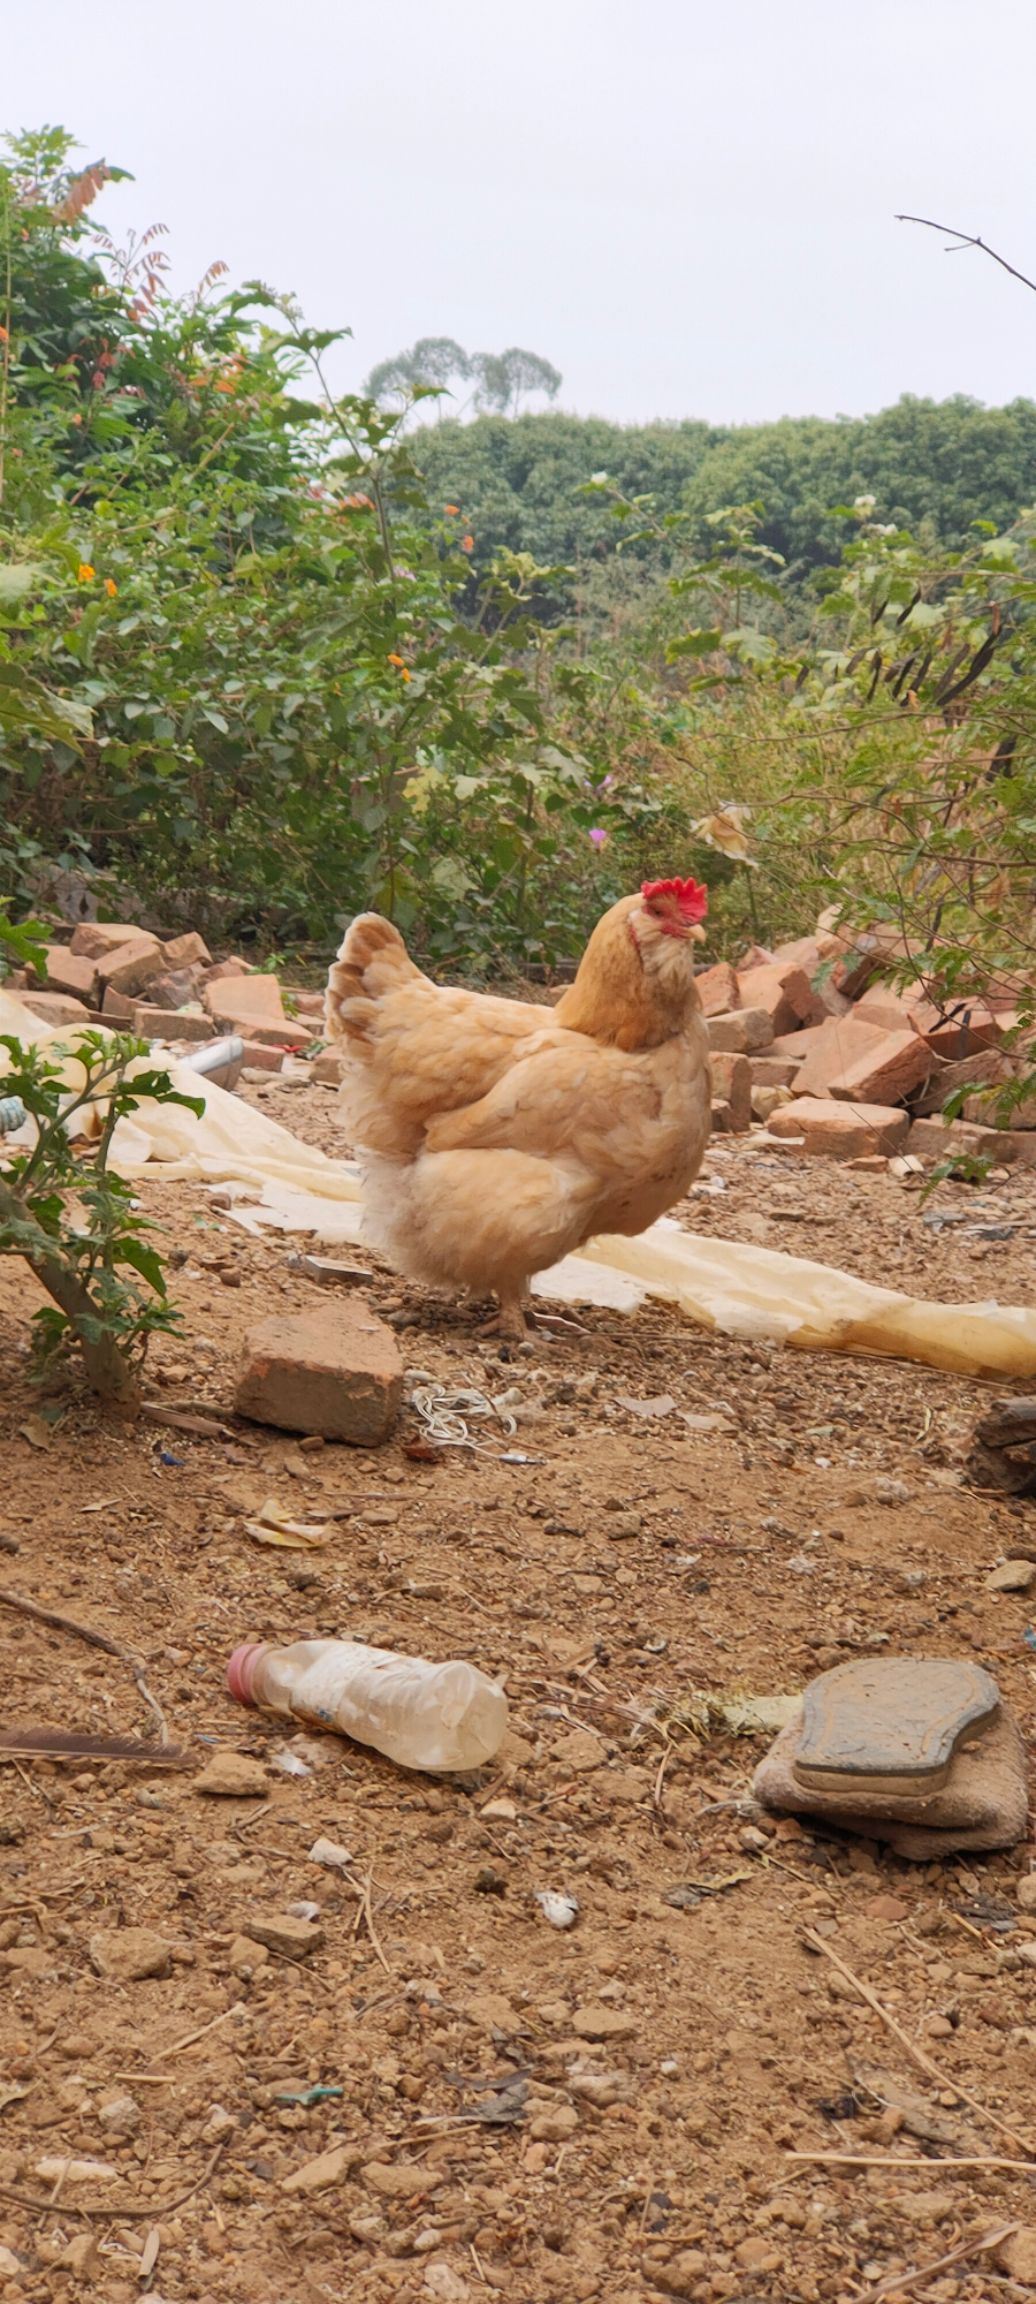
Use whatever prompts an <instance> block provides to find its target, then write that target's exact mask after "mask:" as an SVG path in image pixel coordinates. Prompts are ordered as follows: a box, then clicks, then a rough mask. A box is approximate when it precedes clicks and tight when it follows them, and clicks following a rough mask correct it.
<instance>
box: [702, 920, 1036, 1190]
mask: <svg viewBox="0 0 1036 2304" xmlns="http://www.w3.org/2000/svg"><path fill="white" fill-rule="evenodd" d="M902 957H903V947H902V945H901V943H900V942H899V940H898V938H896V937H895V936H894V935H893V933H892V932H891V931H889V932H887V933H886V932H884V931H883V930H881V929H877V930H875V931H874V932H873V933H871V934H868V935H860V936H856V937H851V936H848V935H840V934H838V933H836V932H835V931H834V930H833V929H830V928H826V927H825V926H824V924H823V923H821V925H820V926H819V927H818V930H817V933H816V934H815V935H814V936H803V937H800V938H799V939H798V940H797V941H796V942H794V943H790V944H780V945H778V946H777V947H776V949H775V950H774V951H772V952H770V951H764V950H763V949H761V948H760V947H759V946H758V945H756V946H753V948H752V950H751V951H750V952H748V953H746V955H745V958H744V959H743V960H742V962H741V964H740V966H738V967H736V968H735V967H732V966H731V965H730V964H729V962H727V961H725V960H722V961H719V962H718V963H717V964H716V965H715V966H714V967H711V968H705V969H703V970H702V972H701V974H700V975H699V976H698V979H697V983H698V991H699V993H700V995H701V1001H702V1007H703V1009H704V1012H705V1019H706V1024H707V1028H708V1034H709V1045H710V1049H711V1057H710V1062H711V1067H712V1091H713V1103H712V1117H713V1127H714V1129H717V1130H727V1131H730V1132H732V1133H741V1132H742V1131H744V1130H746V1129H747V1128H749V1127H750V1126H751V1124H752V1122H753V1121H754V1122H756V1123H757V1124H761V1125H763V1126H765V1127H766V1128H767V1130H768V1132H769V1134H770V1135H771V1136H773V1137H774V1138H775V1139H776V1140H778V1141H780V1140H783V1141H785V1142H789V1143H791V1144H794V1145H797V1146H798V1147H799V1148H800V1149H801V1150H804V1151H805V1152H806V1153H810V1154H816V1155H819V1156H823V1157H826V1158H828V1159H834V1160H857V1161H864V1162H867V1163H871V1162H873V1163H875V1164H877V1163H878V1162H879V1161H881V1160H883V1159H885V1158H887V1157H889V1156H890V1155H895V1154H899V1153H904V1152H905V1153H910V1154H916V1155H919V1156H920V1157H921V1158H922V1159H923V1160H935V1159H938V1158H940V1157H944V1156H945V1155H946V1154H948V1153H950V1154H960V1153H986V1154H989V1153H992V1154H993V1155H994V1156H995V1157H996V1158H997V1159H999V1160H1014V1161H1019V1162H1022V1163H1023V1164H1025V1165H1027V1166H1036V1100H1032V1101H1029V1102H1027V1103H1025V1104H1023V1105H1022V1106H1020V1107H1019V1108H1018V1109H1017V1110H1016V1111H1015V1112H1014V1113H1013V1114H1012V1115H1011V1119H1010V1124H1009V1125H1008V1126H1007V1127H998V1126H996V1124H995V1106H996V1099H995V1096H994V1097H992V1098H990V1097H989V1095H988V1093H985V1092H987V1091H989V1090H990V1089H994V1090H995V1089H996V1088H1002V1087H1005V1086H1006V1085H1008V1084H1009V1083H1010V1081H1011V1080H1012V1078H1014V1077H1016V1076H1017V1074H1018V1073H1019V1072H1022V1071H1027V1070H1029V1069H1031V1068H1032V1062H1033V1058H1032V1056H1031V1055H1028V1054H1027V1053H1026V1052H1024V1051H1023V1050H1020V1049H1019V1047H1018V1045H1017V1038H1018V1031H1019V1022H1020V1019H1019V1013H1018V1001H1019V999H1020V997H1021V994H1022V990H1023V987H1022V985H1021V983H1020V982H1019V983H1015V984H1006V983H1003V984H1000V985H999V986H996V987H993V988H991V989H990V991H989V992H988V994H987V996H986V997H985V998H984V999H982V1000H972V1001H969V1002H967V1003H963V1002H962V1003H959V1004H958V1005H957V1006H956V1007H955V1008H954V1010H953V1011H952V1013H951V1014H949V1015H947V1014H945V1013H944V1011H943V1010H941V1009H940V1008H938V1007H937V1006H936V1005H935V1004H934V1003H933V1002H932V1001H931V1000H930V999H929V998H928V996H927V994H926V993H925V992H924V990H923V989H922V988H921V987H920V986H916V985H915V986H910V987H908V988H907V989H906V990H903V991H900V990H897V989H896V988H895V986H894V985H893V984H891V983H890V982H889V981H888V980H887V973H885V972H887V971H889V970H890V969H891V968H893V967H894V965H895V963H896V962H897V961H899V960H901V959H902ZM962 1088H971V1089H973V1090H974V1091H975V1093H974V1094H972V1095H970V1096H969V1097H967V1098H966V1100H965V1103H964V1106H963V1118H962V1119H961V1120H960V1121H955V1122H953V1123H952V1124H950V1125H947V1123H946V1122H945V1121H944V1120H943V1119H942V1117H941V1115H942V1110H943V1106H944V1105H945V1104H946V1102H947V1100H948V1098H949V1097H950V1096H952V1095H953V1094H954V1092H955V1091H958V1090H960V1089H962Z"/></svg>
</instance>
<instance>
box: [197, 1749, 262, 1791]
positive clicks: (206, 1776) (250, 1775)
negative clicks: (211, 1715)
mask: <svg viewBox="0 0 1036 2304" xmlns="http://www.w3.org/2000/svg"><path fill="white" fill-rule="evenodd" d="M193 1789H194V1791H195V1792H203V1793H204V1794H205V1795H206V1797H207V1798H208V1799H210V1800H262V1799H265V1797H266V1793H267V1790H268V1785H267V1776H266V1770H265V1768H264V1767H263V1764H262V1761H261V1760H250V1759H249V1757H248V1754H247V1753H246V1752H214V1753H213V1755H212V1758H211V1760H210V1761H209V1762H208V1763H207V1765H206V1766H205V1767H204V1768H203V1769H202V1770H201V1773H200V1775H198V1776H195V1778H194V1780H193Z"/></svg>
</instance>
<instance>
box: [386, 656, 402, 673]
mask: <svg viewBox="0 0 1036 2304" xmlns="http://www.w3.org/2000/svg"><path fill="white" fill-rule="evenodd" d="M389 663H390V664H398V666H399V669H400V671H401V672H402V670H403V659H402V657H401V656H390V657H389Z"/></svg>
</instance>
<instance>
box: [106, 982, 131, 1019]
mask: <svg viewBox="0 0 1036 2304" xmlns="http://www.w3.org/2000/svg"><path fill="white" fill-rule="evenodd" d="M136 1005H137V1003H136V1001H135V1000H131V999H130V996H129V993H128V992H114V991H113V990H112V987H111V985H110V984H109V985H108V988H107V990H106V992H105V995H104V998H103V1000H102V1002H101V1014H102V1016H104V1017H106V1018H108V1019H109V1021H110V1022H111V1023H112V1024H132V1022H133V1011H134V1009H135V1007H136Z"/></svg>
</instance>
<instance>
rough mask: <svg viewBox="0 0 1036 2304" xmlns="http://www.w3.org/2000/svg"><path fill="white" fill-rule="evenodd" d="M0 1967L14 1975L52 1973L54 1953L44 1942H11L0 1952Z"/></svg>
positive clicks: (46, 1974)
mask: <svg viewBox="0 0 1036 2304" xmlns="http://www.w3.org/2000/svg"><path fill="white" fill-rule="evenodd" d="M0 1968H6V1969H7V1970H8V1972H9V1973H10V1974H11V1975H14V1976H48V1975H52V1974H53V1970H54V1954H53V1952H48V1950H47V1947H46V1945H45V1944H12V1945H11V1946H10V1947H9V1949H8V1950H7V1951H4V1952H0Z"/></svg>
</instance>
